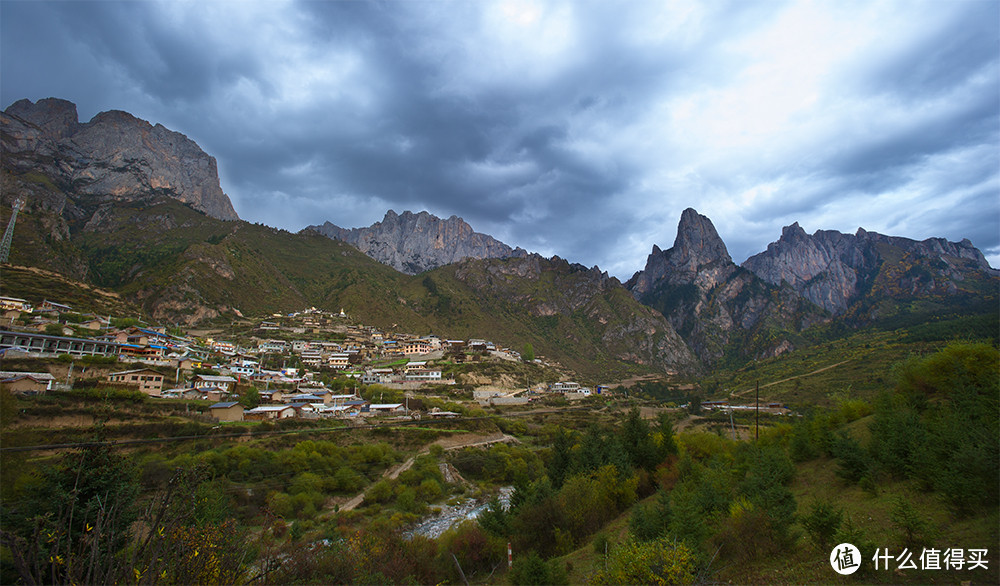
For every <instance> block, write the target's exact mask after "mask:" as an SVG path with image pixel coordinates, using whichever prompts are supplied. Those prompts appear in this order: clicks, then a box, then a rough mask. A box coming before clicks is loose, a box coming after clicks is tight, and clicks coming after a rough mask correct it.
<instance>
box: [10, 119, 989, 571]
mask: <svg viewBox="0 0 1000 586" xmlns="http://www.w3.org/2000/svg"><path fill="white" fill-rule="evenodd" d="M0 121H2V122H3V127H2V129H3V133H2V145H3V149H4V150H3V155H4V157H3V168H2V177H0V180H2V186H3V209H2V215H0V224H2V225H4V226H5V227H6V226H9V227H10V228H9V229H8V233H9V234H10V239H9V243H8V244H9V249H8V250H9V253H10V256H9V259H8V262H4V263H2V264H0V309H2V314H0V320H2V321H0V353H2V358H0V360H2V367H0V371H2V380H0V465H2V474H0V504H2V507H0V582H2V583H4V584H8V583H10V584H15V583H41V582H52V583H93V584H103V583H120V582H126V581H128V582H134V583H137V584H167V583H171V584H173V583H178V584H194V583H199V584H201V583H205V584H237V583H240V584H242V583H248V584H249V583H256V584H317V583H322V584H327V583H336V584H340V583H344V584H346V583H380V584H381V583H421V584H423V583H427V584H432V583H433V584H439V583H456V584H457V583H465V584H508V583H510V584H563V583H572V584H582V583H593V584H634V583H654V582H655V583H722V582H735V583H794V584H800V583H822V584H826V583H841V582H851V581H857V582H862V583H887V584H888V583H892V584H896V583H912V584H924V583H939V582H948V583H954V582H962V583H965V582H969V583H980V582H982V583H997V582H1000V557H998V556H1000V530H998V527H1000V521H998V519H1000V517H998V514H1000V513H998V510H1000V509H998V507H1000V490H998V489H997V486H998V484H997V481H998V479H1000V387H998V384H1000V383H998V381H1000V354H998V350H997V348H998V345H1000V322H998V318H997V311H996V308H997V303H998V294H1000V273H998V272H997V271H996V270H995V269H993V268H992V267H990V266H989V264H988V263H987V262H986V260H985V258H984V257H983V254H982V253H981V252H980V251H979V250H978V249H976V248H975V247H974V246H972V244H971V243H970V242H969V241H967V240H964V241H960V242H949V241H947V240H944V239H941V238H930V239H925V240H922V241H916V240H911V239H908V238H904V237H897V236H886V235H881V234H877V233H875V232H868V231H865V230H863V229H860V230H858V231H857V232H856V233H855V234H842V233H839V232H834V231H822V230H821V231H817V232H816V233H814V234H812V235H809V234H807V233H805V231H804V230H802V229H801V228H800V227H799V226H798V224H797V223H796V224H793V225H792V226H787V227H786V228H785V229H784V230H783V231H782V234H781V236H780V238H779V240H777V241H776V242H774V243H772V244H771V245H769V246H768V247H767V250H765V251H763V252H761V253H759V254H757V255H754V256H752V257H750V258H749V259H748V260H747V261H746V262H744V263H743V264H742V265H737V264H736V263H735V262H733V260H732V258H731V257H730V254H729V252H728V249H727V247H726V244H725V243H724V242H723V241H722V238H721V237H720V236H719V234H718V232H717V231H716V229H715V226H714V225H713V223H712V221H711V220H710V219H709V218H708V217H706V216H704V215H702V214H700V213H698V212H697V211H696V210H694V209H691V208H688V209H685V210H683V211H681V212H680V218H679V222H678V225H677V235H676V239H675V240H674V242H673V244H672V246H670V247H668V248H666V249H663V248H661V247H660V246H658V245H654V246H653V248H652V251H651V253H650V254H649V255H648V257H647V260H646V264H645V266H644V267H642V268H640V269H639V270H637V271H636V272H635V274H634V275H633V276H632V277H631V278H630V279H627V280H626V281H625V282H624V283H623V282H621V281H620V280H619V279H617V278H615V277H611V276H609V275H608V273H607V272H605V271H603V270H601V268H600V267H597V266H594V267H589V268H588V267H586V266H583V265H581V264H578V263H575V262H571V261H569V260H566V259H562V258H559V257H557V256H553V257H550V258H546V257H543V256H542V255H539V254H537V253H532V252H528V251H525V250H522V249H519V248H513V247H510V246H507V245H505V244H503V243H502V242H500V241H499V240H496V239H494V238H492V237H490V236H488V235H485V234H481V233H478V232H475V231H474V230H473V229H472V227H471V226H469V225H468V224H466V223H465V222H464V220H462V219H461V218H457V217H452V218H449V219H448V220H441V219H439V218H436V217H434V216H433V215H431V214H429V213H427V212H418V213H413V212H409V211H404V212H402V213H400V214H397V213H396V212H394V211H389V212H387V213H386V215H385V218H384V219H383V220H382V222H380V223H377V224H376V225H373V226H371V227H369V228H354V229H350V230H348V229H344V228H340V227H338V226H336V225H334V224H332V223H331V222H326V223H325V224H317V225H315V226H310V227H309V228H308V229H304V230H302V231H300V232H298V233H292V232H289V231H286V230H281V229H277V228H273V227H270V226H266V225H263V224H259V223H250V222H246V221H244V220H241V219H239V218H238V217H237V216H236V213H235V210H234V208H233V207H232V204H231V202H230V201H229V199H228V196H226V195H225V193H223V192H222V189H221V186H220V183H219V177H218V172H217V170H216V167H215V161H214V159H213V158H212V157H211V156H209V155H208V154H206V153H204V152H202V151H201V150H200V148H199V147H198V146H197V145H196V144H195V143H194V142H193V141H190V140H189V139H187V138H186V137H184V136H183V135H180V134H178V133H173V132H171V131H169V130H167V129H165V128H164V127H162V126H159V125H157V126H152V125H150V124H149V123H146V122H145V121H142V120H139V119H137V118H135V117H133V116H131V115H130V114H127V113H124V112H110V113H104V114H101V115H98V116H96V117H95V118H94V119H93V120H92V121H91V122H88V123H82V124H81V123H80V122H79V121H78V120H77V116H76V107H75V105H73V104H72V103H70V102H66V101H64V100H56V99H50V100H41V101H39V102H38V103H35V104H32V103H31V102H28V101H26V100H25V101H21V102H17V103H15V104H14V105H12V106H11V107H10V108H8V109H7V110H6V111H5V112H4V113H3V115H2V120H0ZM192 161H193V162H194V163H192ZM192 164H194V167H196V169H195V168H190V167H191V165H192ZM14 198H17V199H20V200H21V201H23V202H24V207H23V209H20V208H19V214H18V216H17V219H16V222H14V221H12V219H11V218H12V216H13V213H12V211H11V210H12V207H11V206H12V203H13V202H12V201H11V200H12V199H14ZM317 221H321V220H320V219H317ZM758 392H759V400H757V398H756V395H757V393H758ZM472 511H475V515H473V514H472ZM463 517H469V518H467V519H465V520H464V521H463ZM472 517H474V518H472ZM452 521H456V522H455V523H452ZM430 525H433V526H434V529H433V531H429V530H424V527H427V526H430ZM841 543H851V544H853V545H854V546H856V547H857V548H858V551H859V552H860V553H859V555H860V557H861V560H860V563H861V566H860V569H859V571H858V573H857V574H856V575H855V577H854V578H841V577H840V576H839V575H838V574H837V573H836V572H835V571H834V568H833V567H831V563H830V558H831V549H832V548H833V547H834V546H836V545H837V544H841ZM508 552H511V553H510V554H509V553H508ZM907 554H909V556H910V557H906V556H907ZM509 555H510V556H511V557H508V556H509ZM880 555H881V556H882V557H879V556H880ZM508 560H512V563H511V564H510V565H508ZM914 560H916V563H913V562H914ZM958 560H961V563H959V561H958ZM879 563H881V566H880V565H879Z"/></svg>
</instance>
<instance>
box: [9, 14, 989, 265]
mask: <svg viewBox="0 0 1000 586" xmlns="http://www.w3.org/2000/svg"><path fill="white" fill-rule="evenodd" d="M47 97H58V98H63V99H67V100H70V101H72V102H74V103H76V104H77V108H78V112H79V114H80V118H81V121H88V120H90V118H92V117H93V116H94V115H96V114H97V113H99V112H102V111H106V110H113V109H114V110H125V111H127V112H130V113H132V114H134V115H135V116H137V117H139V118H142V119H144V120H147V121H149V122H151V123H153V124H156V123H160V124H163V125H164V126H166V127H167V128H169V129H171V130H175V131H178V132H181V133H183V134H185V135H187V136H188V137H189V138H191V139H193V140H194V141H196V142H197V143H198V144H199V146H201V148H202V149H204V150H205V151H206V152H207V153H209V154H211V155H213V156H214V157H216V159H217V160H218V164H219V173H220V179H221V182H222V188H223V190H224V191H225V192H226V193H227V194H228V195H229V197H230V198H231V199H232V202H233V205H234V207H235V209H236V211H237V213H238V214H239V215H240V217H241V218H243V219H244V220H248V221H251V222H260V223H263V224H267V225H270V226H275V227H279V228H284V229H286V230H289V231H293V232H295V231H298V230H300V229H302V228H304V227H305V226H307V225H310V224H322V223H323V222H324V221H330V222H333V223H334V224H337V225H339V226H341V227H345V228H352V227H360V226H368V225H370V224H372V223H374V222H377V221H379V220H381V219H382V217H383V216H384V215H385V212H386V211H387V210H389V209H392V210H395V211H396V212H398V213H401V212H403V211H405V210H410V211H413V212H418V211H421V210H426V211H429V212H431V213H433V214H435V215H437V216H439V217H442V218H447V217H449V216H451V215H458V216H460V217H462V218H464V219H465V220H466V221H467V222H469V224H471V225H472V227H473V228H474V229H475V230H476V231H478V232H484V233H487V234H490V235H492V236H494V237H496V238H498V239H500V240H501V241H503V242H505V243H507V244H509V245H511V246H520V247H522V248H525V249H527V250H529V251H532V252H538V253H540V254H543V255H545V256H552V255H558V256H560V257H562V258H564V259H567V260H570V261H571V262H577V263H581V264H584V265H586V266H594V265H597V266H600V267H601V269H603V270H607V271H609V272H610V273H611V274H612V275H614V276H617V277H619V278H620V279H622V280H625V279H627V278H629V277H630V276H631V275H632V274H633V273H634V272H635V271H637V270H640V269H642V268H643V267H644V265H645V261H646V256H647V255H648V254H649V253H650V250H651V248H652V246H653V245H654V244H656V245H659V246H660V248H663V249H666V248H669V247H670V246H671V245H672V244H673V241H674V237H675V235H676V230H677V222H678V220H679V218H680V215H681V212H682V211H683V210H684V209H685V208H688V207H693V208H695V209H696V210H698V211H699V212H700V213H701V214H703V215H706V216H708V217H709V218H710V219H711V220H712V222H713V223H714V225H715V227H716V229H717V230H718V232H719V234H720V235H721V237H722V239H723V240H724V241H725V243H726V245H727V247H728V249H729V252H730V255H731V256H732V257H733V260H735V261H736V262H737V263H740V262H742V261H743V260H745V259H746V258H747V257H749V256H751V255H753V254H756V253H758V252H761V251H763V250H764V249H766V247H767V244H768V243H770V242H773V241H775V240H777V239H778V238H779V237H780V235H781V229H782V227H783V226H787V225H790V224H792V223H793V222H798V223H799V224H800V225H801V226H802V227H803V228H804V229H805V230H806V231H807V232H809V233H813V232H815V231H817V230H838V231H841V232H845V233H854V232H855V231H856V230H857V229H858V228H859V227H863V228H865V229H866V230H868V231H874V232H880V233H883V234H888V235H893V236H905V237H908V238H913V239H917V240H922V239H925V238H930V237H943V238H947V239H948V240H954V241H958V240H961V239H963V238H968V239H970V240H971V241H972V243H973V244H975V245H976V246H977V247H979V248H980V249H981V250H982V251H983V252H984V253H985V254H986V256H987V259H988V260H989V261H990V264H991V265H992V266H994V267H1000V1H998V0H948V1H945V0H932V1H927V2H922V1H919V0H902V1H879V0H874V1H873V0H862V1H851V0H827V1H823V0H816V1H781V0H760V1H753V0H731V1H725V0H719V1H691V0H662V1H657V2H652V1H649V2H647V1H642V0H626V1H622V2H616V1H614V0H573V1H556V0H552V1H539V2H534V1H529V0H501V1H498V2H489V1H480V0H477V1H472V0H461V1H446V0H430V1H421V0H413V1H406V2H403V1H399V0H395V1H381V2H361V1H339V2H333V1H291V0H289V1H281V0H268V1H264V2H251V1H239V2H237V1H211V0H209V1H190V2H189V1H184V0H167V1H163V2H154V1H128V2H115V1H110V0H102V1H99V2H86V1H75V2H70V1H60V2H46V1H35V2H26V1H17V0H0V102H2V106H0V107H3V108H6V107H7V106H9V105H10V104H11V103H13V102H15V101H17V100H19V99H22V98H28V99H30V100H32V101H37V100H39V99H42V98H47Z"/></svg>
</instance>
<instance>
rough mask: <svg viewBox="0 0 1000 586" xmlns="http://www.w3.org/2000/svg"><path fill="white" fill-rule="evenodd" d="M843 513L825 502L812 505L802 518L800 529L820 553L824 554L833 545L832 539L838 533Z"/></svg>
mask: <svg viewBox="0 0 1000 586" xmlns="http://www.w3.org/2000/svg"><path fill="white" fill-rule="evenodd" d="M843 520H844V511H843V510H842V509H841V508H839V507H837V506H834V505H833V504H831V503H828V502H826V501H820V502H816V503H813V504H812V506H811V507H810V508H809V512H808V513H806V514H805V515H803V516H802V520H801V522H802V527H803V528H805V530H806V533H807V534H808V535H809V539H810V541H812V542H813V545H815V546H816V547H817V548H818V549H819V550H820V551H823V552H826V551H829V550H830V547H832V546H833V545H834V542H833V540H834V538H835V537H836V535H837V533H838V532H839V531H840V526H841V524H842V523H843Z"/></svg>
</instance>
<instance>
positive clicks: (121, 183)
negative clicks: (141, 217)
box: [0, 98, 239, 220]
mask: <svg viewBox="0 0 1000 586" xmlns="http://www.w3.org/2000/svg"><path fill="white" fill-rule="evenodd" d="M0 130H2V133H0V138H2V149H3V151H2V152H3V158H4V167H5V169H7V170H9V171H11V172H12V173H14V174H18V173H41V174H43V175H45V176H47V177H48V178H49V179H50V180H51V181H53V182H54V183H56V184H57V186H58V187H59V188H60V190H61V191H62V192H64V193H66V194H70V195H73V196H84V197H87V196H92V197H99V198H108V199H112V200H116V201H132V200H142V199H145V198H148V197H151V196H168V197H172V198H174V199H178V200H180V201H182V202H185V203H187V204H190V205H191V206H192V207H194V208H195V209H198V210H200V211H202V212H204V213H206V214H207V215H209V216H212V217H214V218H218V219H222V220H238V219H239V216H237V215H236V211H235V210H234V209H233V204H232V202H231V201H230V200H229V197H228V196H227V195H226V194H225V193H223V191H222V188H221V187H220V185H219V173H218V167H217V165H216V161H215V158H214V157H211V156H209V155H208V154H206V153H205V152H204V151H202V150H201V148H200V147H198V145H197V144H195V142H194V141H192V140H190V139H189V138H187V137H186V136H184V135H183V134H180V133H177V132H172V131H170V130H167V129H166V128H164V127H163V126H162V125H160V124H157V125H156V126H152V125H150V124H149V123H148V122H146V121H144V120H140V119H138V118H136V117H134V116H132V115H131V114H128V113H126V112H120V111H110V112H102V113H100V114H98V115H97V116H95V117H94V118H93V120H91V121H90V122H88V123H85V124H81V123H80V122H79V121H78V118H77V112H76V105H75V104H73V103H72V102H68V101H66V100H59V99H56V98H48V99H44V100H39V101H38V103H32V102H30V101H29V100H20V101H18V102H15V103H14V104H11V106H10V107H8V108H7V110H5V111H4V112H3V113H0ZM49 199H52V196H51V194H50V196H49ZM45 205H46V206H47V207H49V208H59V207H61V205H60V203H59V202H49V201H47V202H45Z"/></svg>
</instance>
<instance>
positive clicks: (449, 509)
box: [404, 486, 514, 539]
mask: <svg viewBox="0 0 1000 586" xmlns="http://www.w3.org/2000/svg"><path fill="white" fill-rule="evenodd" d="M513 493H514V487H513V486H504V487H502V488H501V489H500V493H499V494H498V495H497V496H498V497H499V498H500V504H501V505H502V506H503V508H504V510H506V509H507V508H508V507H510V495H511V494H513ZM488 506H489V499H486V500H482V499H465V500H463V501H462V502H460V503H458V504H457V505H440V509H441V511H440V512H439V513H436V514H433V515H428V516H427V517H424V518H423V519H421V520H420V521H417V523H416V524H415V525H414V526H413V527H412V528H410V529H409V530H408V531H406V533H405V534H404V535H405V536H406V537H413V536H415V535H422V536H424V537H430V538H431V539H437V538H438V537H440V536H441V534H442V533H444V532H445V531H447V530H448V529H451V528H452V527H454V526H455V525H458V524H459V523H461V522H462V521H465V520H467V519H475V518H477V517H478V516H479V515H480V513H482V512H483V511H485V510H486V507H488Z"/></svg>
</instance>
